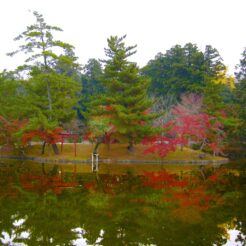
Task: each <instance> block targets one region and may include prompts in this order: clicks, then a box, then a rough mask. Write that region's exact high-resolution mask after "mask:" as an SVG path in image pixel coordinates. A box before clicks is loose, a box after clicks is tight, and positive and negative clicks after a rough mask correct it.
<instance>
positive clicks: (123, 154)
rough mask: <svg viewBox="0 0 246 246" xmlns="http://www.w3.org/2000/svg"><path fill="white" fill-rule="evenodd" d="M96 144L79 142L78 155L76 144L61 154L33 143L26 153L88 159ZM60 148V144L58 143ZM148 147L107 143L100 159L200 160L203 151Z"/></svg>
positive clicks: (52, 157) (210, 157) (59, 157)
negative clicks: (157, 150) (154, 150)
mask: <svg viewBox="0 0 246 246" xmlns="http://www.w3.org/2000/svg"><path fill="white" fill-rule="evenodd" d="M93 147H94V145H92V144H77V145H76V149H77V155H76V157H75V155H74V144H64V145H63V151H62V153H60V154H59V155H55V154H54V153H53V151H52V148H51V146H50V147H48V148H46V151H45V154H44V155H41V154H40V153H41V146H40V145H33V146H30V147H28V148H27V149H26V151H25V153H26V155H28V156H39V157H44V158H49V159H71V160H76V159H77V160H88V159H91V153H92V151H93ZM58 148H59V149H60V145H58ZM145 149H146V146H145V145H141V144H138V145H135V150H134V152H132V153H129V152H128V150H127V145H126V144H111V145H110V146H109V147H108V146H107V145H105V144H102V145H100V147H99V156H100V159H109V160H112V161H114V160H142V161H151V160H154V161H155V160H200V158H199V155H200V154H201V153H202V152H200V151H198V150H192V149H189V148H183V150H180V149H179V148H177V150H176V151H175V152H171V153H169V154H168V155H167V156H165V157H160V156H159V155H158V154H148V155H146V154H144V150H145ZM221 159H223V158H222V157H217V156H216V157H214V156H212V155H209V154H206V155H205V158H204V160H221Z"/></svg>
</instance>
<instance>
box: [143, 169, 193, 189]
mask: <svg viewBox="0 0 246 246" xmlns="http://www.w3.org/2000/svg"><path fill="white" fill-rule="evenodd" d="M144 177H145V179H144V181H143V185H144V186H149V187H152V188H154V189H162V188H165V187H181V188H184V187H185V186H187V185H188V182H187V179H183V180H177V175H175V174H170V173H168V172H166V171H165V170H163V171H160V172H144Z"/></svg>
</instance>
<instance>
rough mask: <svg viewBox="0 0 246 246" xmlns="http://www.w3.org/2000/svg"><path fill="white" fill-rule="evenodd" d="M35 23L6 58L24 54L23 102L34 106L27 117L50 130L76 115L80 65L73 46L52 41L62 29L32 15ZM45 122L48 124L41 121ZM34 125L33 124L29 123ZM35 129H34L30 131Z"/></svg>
mask: <svg viewBox="0 0 246 246" xmlns="http://www.w3.org/2000/svg"><path fill="white" fill-rule="evenodd" d="M33 15H34V17H35V18H36V22H35V24H33V25H30V26H27V28H26V30H25V31H24V32H22V33H21V34H20V35H19V36H17V37H16V38H15V39H14V40H15V41H23V43H22V44H21V45H19V49H18V50H17V51H14V52H12V53H9V54H8V55H10V56H13V55H15V54H17V53H19V52H22V53H24V54H26V55H27V59H26V60H25V63H24V65H22V66H20V67H18V69H17V71H18V72H20V71H21V72H23V71H24V73H25V75H27V76H24V79H25V80H28V81H27V83H26V99H27V100H28V103H29V104H30V105H32V106H33V111H32V112H31V113H30V115H29V117H28V118H29V119H30V122H38V124H37V126H36V127H42V128H45V127H48V128H49V130H50V128H54V127H58V126H62V124H63V123H65V122H68V121H69V120H71V119H72V118H73V117H74V116H75V115H76V114H75V110H74V108H75V106H76V104H77V102H78V100H79V97H78V93H77V92H79V91H80V90H81V88H80V85H79V83H78V82H77V81H76V79H75V78H76V74H77V73H78V71H79V69H80V66H79V64H78V63H77V62H76V60H77V58H76V57H75V56H74V52H73V49H74V47H73V46H72V45H70V44H68V43H65V42H62V41H60V40H55V39H54V37H53V32H56V31H62V29H61V28H59V27H56V26H50V25H48V24H47V23H46V22H45V20H44V18H43V16H42V15H41V14H39V13H38V12H36V11H35V12H33ZM42 119H44V121H45V122H48V125H47V124H46V123H45V122H43V123H42V122H41V120H42ZM32 125H33V124H32ZM33 130H34V129H33Z"/></svg>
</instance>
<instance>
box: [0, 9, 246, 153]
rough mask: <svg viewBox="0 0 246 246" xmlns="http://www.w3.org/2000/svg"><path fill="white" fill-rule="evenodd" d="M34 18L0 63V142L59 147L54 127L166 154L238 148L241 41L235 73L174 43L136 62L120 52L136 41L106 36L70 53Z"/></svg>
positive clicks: (244, 97)
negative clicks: (86, 54)
mask: <svg viewBox="0 0 246 246" xmlns="http://www.w3.org/2000/svg"><path fill="white" fill-rule="evenodd" d="M33 15H34V17H35V19H36V21H35V23H34V24H32V25H30V26H27V27H26V30H25V31H23V32H22V33H21V34H19V35H18V34H17V35H18V36H17V37H16V38H15V39H14V40H15V41H16V44H17V47H18V48H17V50H16V51H8V50H7V51H6V52H9V53H8V55H9V56H13V59H15V56H17V55H19V54H18V53H20V54H21V55H23V56H25V57H26V58H25V61H24V62H23V64H22V65H21V66H18V67H17V68H16V69H15V70H14V71H8V70H4V71H1V73H0V105H1V107H0V148H1V151H3V152H4V151H5V149H6V150H8V149H13V150H14V151H16V152H18V153H24V152H25V148H26V147H27V146H28V144H29V142H30V141H32V140H34V141H35V140H38V141H42V142H43V146H42V152H44V150H45V145H46V144H50V145H52V147H53V150H54V152H55V153H57V154H58V152H59V150H58V148H57V146H56V143H58V142H60V135H61V133H62V132H72V133H78V134H80V136H81V141H82V140H90V141H92V142H93V143H94V145H95V148H94V152H95V153H96V152H97V150H98V147H99V146H100V144H101V143H105V144H113V143H127V145H128V147H127V148H128V151H129V152H133V151H134V146H135V144H138V143H142V144H146V145H147V146H148V148H147V149H146V151H145V153H146V154H148V153H158V154H159V155H160V156H165V155H166V154H167V153H169V152H170V151H174V150H175V149H176V147H177V146H181V147H183V146H188V147H190V148H193V149H199V150H202V151H205V152H208V153H211V154H213V155H221V156H227V157H230V158H239V157H245V153H246V151H245V150H246V48H245V49H244V50H242V56H241V60H239V61H238V65H237V68H236V72H235V75H234V76H232V75H229V74H228V71H227V67H226V66H225V65H224V63H223V59H222V57H221V56H220V54H219V52H218V50H217V49H216V48H214V47H212V46H211V45H209V44H208V45H206V47H205V49H204V50H200V49H199V48H198V46H197V45H196V44H193V43H187V44H185V45H183V46H182V45H179V44H174V45H173V46H172V47H170V49H169V50H166V51H161V52H160V53H158V54H157V55H156V56H155V57H154V58H153V59H151V60H150V61H149V62H148V63H147V64H146V65H145V66H144V67H141V68H140V67H139V66H138V65H137V64H136V63H134V62H131V61H129V58H130V57H131V56H133V55H134V54H135V53H136V51H137V46H136V45H132V46H128V45H126V43H127V37H126V35H125V36H122V37H118V36H111V37H109V38H108V40H107V43H108V47H106V48H105V55H106V57H107V59H105V60H100V59H95V58H92V59H89V60H88V62H87V64H84V65H81V64H79V63H78V57H77V55H78V56H80V55H81V56H82V55H83V54H75V51H74V47H73V45H71V44H69V43H66V42H63V41H61V40H56V39H55V34H56V33H57V32H61V31H62V29H61V28H60V27H56V26H51V25H49V24H47V23H46V22H45V20H44V18H43V16H42V15H41V14H40V13H38V12H33Z"/></svg>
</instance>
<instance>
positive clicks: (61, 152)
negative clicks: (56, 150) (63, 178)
mask: <svg viewBox="0 0 246 246" xmlns="http://www.w3.org/2000/svg"><path fill="white" fill-rule="evenodd" d="M62 150H63V137H62V142H61V153H62Z"/></svg>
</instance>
